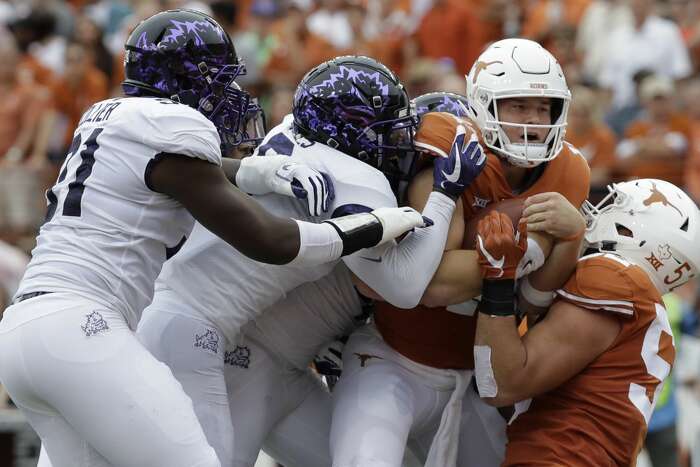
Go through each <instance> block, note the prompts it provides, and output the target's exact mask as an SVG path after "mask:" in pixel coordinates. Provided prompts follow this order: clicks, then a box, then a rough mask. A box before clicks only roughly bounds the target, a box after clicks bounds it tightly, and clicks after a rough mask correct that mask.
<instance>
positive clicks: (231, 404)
mask: <svg viewBox="0 0 700 467" xmlns="http://www.w3.org/2000/svg"><path fill="white" fill-rule="evenodd" d="M161 297H162V296H161ZM166 307H167V308H170V309H174V308H177V305H175V304H173V303H170V302H169V301H167V300H162V301H159V302H158V303H153V304H152V305H151V306H150V307H149V308H148V309H147V311H146V312H145V313H144V315H143V318H142V320H141V322H140V323H139V328H138V336H139V339H140V340H141V341H142V342H143V343H144V345H145V346H146V347H147V348H148V349H149V350H150V351H151V352H153V354H154V355H155V356H156V358H158V359H160V360H162V361H163V362H165V363H166V364H168V365H169V366H170V368H171V370H172V372H173V374H174V375H175V377H176V378H177V379H178V380H180V382H181V383H182V386H183V388H184V390H185V392H186V393H187V394H188V395H189V396H190V397H191V398H192V401H193V404H194V410H195V413H196V414H197V417H198V418H199V420H200V423H201V426H202V428H203V429H204V433H205V434H206V436H207V439H208V440H209V442H210V443H211V445H212V446H213V447H214V449H215V451H216V453H217V455H218V456H219V459H221V463H222V465H224V466H232V467H252V466H253V465H254V464H255V459H256V458H257V456H258V453H259V452H260V450H261V448H263V447H264V449H265V451H266V452H267V453H268V454H270V455H271V456H273V457H275V458H276V459H277V460H278V461H280V462H282V463H283V464H284V465H285V466H286V467H328V466H329V465H330V454H329V451H328V443H329V441H328V437H329V431H330V416H331V402H330V395H329V394H328V393H327V392H326V391H325V388H323V386H322V385H321V383H320V382H319V380H318V379H317V378H316V377H315V376H313V375H312V374H311V373H309V372H306V371H300V370H298V369H295V368H292V367H291V366H289V365H286V364H284V363H283V361H282V360H281V359H276V358H274V357H273V356H272V354H271V353H269V352H268V351H267V350H266V349H264V348H263V347H262V346H261V345H260V344H259V343H258V342H257V341H256V340H255V339H253V338H247V337H245V336H242V337H241V338H240V339H239V342H238V343H237V344H236V345H230V344H228V343H227V342H226V341H225V339H224V337H223V335H222V334H221V333H220V331H218V330H217V329H216V327H215V326H214V325H213V324H211V323H210V322H208V321H206V320H204V319H203V318H196V317H192V316H186V315H184V314H179V313H177V312H171V311H170V310H164V308H166Z"/></svg>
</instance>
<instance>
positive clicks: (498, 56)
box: [466, 39, 571, 167]
mask: <svg viewBox="0 0 700 467" xmlns="http://www.w3.org/2000/svg"><path fill="white" fill-rule="evenodd" d="M466 78H467V98H468V99H469V103H470V106H469V111H470V117H471V118H472V119H473V120H474V121H475V122H476V124H477V126H478V127H479V129H480V130H481V133H482V136H483V139H484V142H485V144H486V146H488V147H489V148H491V149H492V150H494V151H496V153H497V154H501V155H502V156H503V157H505V158H506V159H507V160H508V162H510V163H511V164H513V165H517V166H519V167H535V166H536V165H539V164H541V163H542V162H546V161H550V160H552V159H554V158H555V157H557V155H559V152H560V151H561V148H562V145H563V142H564V133H565V130H566V118H567V114H568V112H569V102H570V101H571V92H570V91H569V87H568V86H567V85H566V79H564V73H563V72H562V69H561V66H560V65H559V63H558V62H557V60H556V59H555V58H554V56H552V54H551V53H549V52H548V51H547V50H546V49H545V48H544V47H542V46H541V45H540V44H538V43H537V42H533V41H530V40H527V39H504V40H501V41H498V42H494V43H493V44H492V45H491V46H489V48H488V49H486V50H485V51H484V52H483V53H482V54H481V55H480V56H479V58H478V59H477V60H476V62H475V63H474V65H473V66H472V68H471V70H470V71H469V74H468V75H467V76H466ZM512 97H549V98H551V99H552V120H553V121H552V125H526V124H519V123H512V122H504V121H501V120H500V119H499V118H498V105H497V101H498V100H499V99H507V98H512ZM503 126H510V127H522V129H523V132H524V134H525V142H511V141H510V140H509V138H508V136H507V135H506V133H505V132H504V131H503ZM528 128H530V129H534V128H547V129H549V133H548V134H547V137H546V139H545V142H544V143H532V142H531V143H529V142H528V141H527V138H528V131H527V130H528Z"/></svg>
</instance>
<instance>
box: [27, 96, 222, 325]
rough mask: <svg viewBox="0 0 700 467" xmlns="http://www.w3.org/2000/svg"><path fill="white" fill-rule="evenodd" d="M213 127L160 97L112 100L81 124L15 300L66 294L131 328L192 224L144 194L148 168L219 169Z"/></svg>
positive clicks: (175, 206)
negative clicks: (111, 312)
mask: <svg viewBox="0 0 700 467" xmlns="http://www.w3.org/2000/svg"><path fill="white" fill-rule="evenodd" d="M219 145H220V140H219V135H218V133H217V131H216V127H214V125H213V124H212V123H211V122H210V121H209V120H207V119H206V118H205V117H204V115H202V114H201V113H199V112H197V111H196V110H194V109H192V108H190V107H188V106H186V105H183V104H178V103H175V102H173V101H171V100H169V99H160V98H140V97H131V98H117V99H108V100H105V101H102V102H98V103H97V104H95V105H93V106H92V107H91V108H90V109H88V111H87V112H85V114H84V115H83V116H82V118H81V120H80V124H79V125H78V127H77V128H76V130H75V133H74V137H73V143H72V144H71V148H70V151H69V153H68V155H67V156H66V160H65V162H64V163H63V167H62V168H61V172H60V175H59V177H58V181H57V183H56V185H54V187H53V188H51V189H50V190H49V191H47V194H46V197H47V201H48V211H47V222H46V223H45V224H44V225H43V226H42V227H41V231H40V233H39V236H38V237H37V246H36V248H35V249H34V251H33V252H32V260H31V262H30V263H29V266H28V268H27V270H26V272H25V275H24V278H23V279H22V282H21V284H20V287H19V290H18V292H17V295H22V294H25V293H29V292H36V291H61V292H73V293H76V294H79V295H84V296H86V297H88V298H90V299H93V300H96V301H99V302H102V303H105V304H106V305H108V306H111V307H116V308H117V309H118V310H119V311H121V312H122V313H124V315H125V317H126V319H127V321H128V322H129V325H130V326H131V327H132V328H135V326H136V323H137V322H138V318H139V317H140V315H141V311H142V310H143V308H145V307H146V305H148V304H149V303H150V301H151V299H152V296H153V284H154V281H155V279H156V277H157V276H158V273H159V272H160V270H161V267H162V265H163V262H164V261H165V260H166V257H168V256H169V255H170V252H171V251H172V250H171V249H173V248H176V247H178V246H179V245H181V243H182V241H184V238H185V236H186V235H188V234H189V232H190V231H191V230H192V226H193V223H194V219H193V218H192V216H191V215H190V214H189V212H188V211H187V210H186V209H185V208H184V207H183V206H182V205H181V204H180V203H179V202H177V201H175V200H174V199H172V198H171V197H169V196H166V195H164V194H160V193H156V192H155V191H153V190H151V189H150V188H149V187H148V185H147V183H148V182H147V179H148V173H149V171H150V169H151V167H152V164H151V163H152V162H153V161H155V160H157V159H159V158H161V157H168V156H167V154H181V155H186V156H190V157H196V158H200V159H203V160H206V161H208V162H211V163H213V164H216V165H219V166H220V165H221V150H220V148H219Z"/></svg>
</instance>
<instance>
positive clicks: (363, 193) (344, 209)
mask: <svg viewBox="0 0 700 467" xmlns="http://www.w3.org/2000/svg"><path fill="white" fill-rule="evenodd" d="M292 124H293V117H292V116H291V115H288V116H287V117H285V119H284V121H283V122H282V123H281V124H280V125H278V126H277V127H275V128H273V129H272V130H271V131H270V132H269V133H268V134H267V136H266V137H265V139H264V140H263V142H262V144H261V145H260V146H259V147H258V149H257V152H258V154H259V155H270V154H286V155H290V157H292V158H293V159H294V160H297V161H300V162H303V163H304V164H306V165H307V166H309V167H311V168H313V169H316V170H319V171H322V172H325V173H327V174H328V175H329V176H330V178H331V179H332V181H333V185H334V187H335V200H334V201H333V203H332V204H331V206H330V208H329V210H328V212H327V213H325V214H324V215H323V216H320V217H315V218H311V217H309V215H308V213H307V211H306V209H307V208H306V203H302V202H299V201H298V200H296V199H294V198H291V197H285V196H281V195H276V194H269V195H264V196H256V197H255V199H256V200H257V201H258V202H259V203H260V204H261V205H262V206H264V207H265V209H267V210H268V211H269V212H271V213H272V214H275V215H278V216H281V217H292V218H295V219H300V220H307V221H310V222H321V221H323V220H325V219H328V218H329V217H331V216H338V215H342V214H349V213H355V212H363V211H368V210H372V209H376V208H379V207H396V198H395V196H394V193H393V192H392V191H391V187H390V186H389V182H388V181H387V179H386V177H385V176H384V174H382V173H381V172H380V171H379V170H377V169H375V168H373V167H371V166H369V165H368V164H365V163H364V162H361V161H359V160H357V159H355V158H353V157H350V156H348V155H346V154H343V153H342V152H340V151H337V150H335V149H333V148H330V147H328V146H325V145H322V144H314V143H312V142H310V141H308V140H306V139H305V138H301V137H299V136H297V135H295V133H294V131H293V129H292ZM358 253H359V252H358ZM356 254H357V253H356ZM334 264H335V263H328V264H327V265H322V266H318V267H315V268H309V267H303V266H288V265H283V266H276V265H270V264H263V263H259V262H256V261H254V260H251V259H249V258H247V257H246V256H244V255H243V254H241V253H240V252H238V251H237V250H236V249H234V248H233V247H231V246H229V245H228V244H227V243H226V242H224V241H223V240H221V239H219V238H218V237H216V236H215V235H214V234H212V233H211V232H209V231H208V230H207V229H206V228H205V227H203V226H202V225H201V224H199V223H196V224H195V227H194V229H193V230H192V235H191V237H190V238H189V239H188V240H187V242H186V243H185V245H184V246H183V248H182V249H181V250H180V251H179V252H178V254H177V255H176V256H175V257H174V258H172V259H171V260H170V261H168V262H167V263H165V265H164V266H163V271H162V272H161V275H160V276H159V278H158V280H157V281H156V296H155V298H154V302H155V301H156V300H158V291H159V290H161V289H164V290H169V291H171V292H173V293H176V294H178V295H179V296H180V298H181V300H182V303H183V305H184V306H183V307H181V309H188V310H191V312H193V313H195V314H198V315H200V316H202V317H204V318H206V319H207V320H209V321H210V322H212V323H213V324H215V325H216V326H217V327H218V329H219V330H220V331H221V332H222V333H223V334H224V335H225V336H226V338H227V339H228V340H229V342H235V340H236V338H237V337H238V334H239V332H240V329H241V327H242V326H243V325H244V324H246V323H247V322H249V321H250V320H251V319H253V318H255V317H256V316H257V315H258V314H259V313H260V312H262V311H263V310H265V309H266V308H268V307H270V306H271V305H273V304H274V303H276V302H277V301H279V300H280V299H282V298H284V297H285V295H286V293H287V292H288V291H290V290H292V289H295V288H296V287H298V286H299V285H301V284H304V283H306V282H310V281H314V280H317V279H319V278H321V277H323V276H325V275H326V274H328V273H329V272H330V271H331V270H332V269H333V266H334Z"/></svg>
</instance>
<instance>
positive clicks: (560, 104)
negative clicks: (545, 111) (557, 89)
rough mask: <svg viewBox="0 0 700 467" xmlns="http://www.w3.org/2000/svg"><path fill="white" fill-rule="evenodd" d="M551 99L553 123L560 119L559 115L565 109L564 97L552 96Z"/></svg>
mask: <svg viewBox="0 0 700 467" xmlns="http://www.w3.org/2000/svg"><path fill="white" fill-rule="evenodd" d="M550 101H551V103H552V104H551V107H550V110H549V112H550V114H551V116H552V117H551V118H552V123H555V122H556V121H557V120H559V117H560V116H561V113H562V111H563V110H564V99H557V98H552V99H550Z"/></svg>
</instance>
